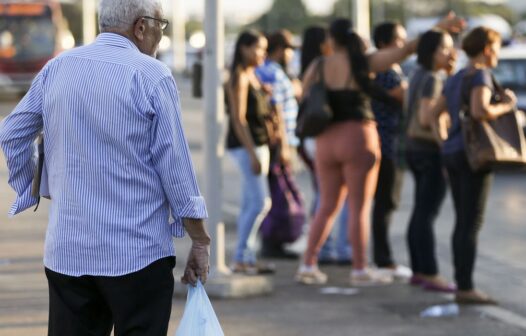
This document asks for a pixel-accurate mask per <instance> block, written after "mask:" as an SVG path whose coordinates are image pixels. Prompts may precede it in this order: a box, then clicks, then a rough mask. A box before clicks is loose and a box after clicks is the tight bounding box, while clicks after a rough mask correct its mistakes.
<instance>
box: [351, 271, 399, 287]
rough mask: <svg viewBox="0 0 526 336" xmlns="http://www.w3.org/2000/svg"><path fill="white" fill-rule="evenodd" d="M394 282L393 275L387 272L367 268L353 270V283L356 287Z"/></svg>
mask: <svg viewBox="0 0 526 336" xmlns="http://www.w3.org/2000/svg"><path fill="white" fill-rule="evenodd" d="M392 282H393V276H392V275H391V274H389V273H386V272H380V271H378V270H375V269H371V268H365V269H363V270H352V271H351V285H352V286H355V287H367V286H380V285H388V284H390V283H392Z"/></svg>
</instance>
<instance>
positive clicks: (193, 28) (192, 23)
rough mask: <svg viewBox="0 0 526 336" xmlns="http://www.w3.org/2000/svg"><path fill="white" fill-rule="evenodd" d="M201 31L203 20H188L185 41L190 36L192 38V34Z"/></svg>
mask: <svg viewBox="0 0 526 336" xmlns="http://www.w3.org/2000/svg"><path fill="white" fill-rule="evenodd" d="M202 30H204V26H203V20H198V19H189V20H188V21H186V25H185V35H186V38H187V39H188V38H190V36H192V34H193V33H195V32H197V31H202Z"/></svg>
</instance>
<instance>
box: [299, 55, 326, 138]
mask: <svg viewBox="0 0 526 336" xmlns="http://www.w3.org/2000/svg"><path fill="white" fill-rule="evenodd" d="M318 73H319V80H318V82H316V83H314V84H313V85H312V87H311V88H310V90H309V92H308V95H307V96H306V97H305V99H304V100H303V102H302V103H301V105H300V110H299V112H298V118H297V125H296V135H297V136H298V137H299V138H307V137H315V136H317V135H319V134H321V133H322V132H323V131H324V130H325V129H326V128H327V126H329V124H330V123H331V122H332V117H333V111H332V109H331V107H330V106H329V104H328V102H327V89H326V88H325V79H324V77H323V58H322V59H320V61H319V62H318Z"/></svg>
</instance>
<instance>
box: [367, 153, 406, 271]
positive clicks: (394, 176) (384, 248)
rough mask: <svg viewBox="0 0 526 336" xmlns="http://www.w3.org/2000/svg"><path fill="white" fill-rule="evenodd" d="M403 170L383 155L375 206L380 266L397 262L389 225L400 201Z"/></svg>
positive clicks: (375, 253) (375, 256)
mask: <svg viewBox="0 0 526 336" xmlns="http://www.w3.org/2000/svg"><path fill="white" fill-rule="evenodd" d="M403 177H404V175H403V171H402V170H401V169H399V168H398V167H397V166H396V162H395V161H394V160H392V159H390V158H387V157H382V161H381V163H380V172H379V174H378V185H377V187H376V193H375V196H374V208H373V219H372V222H373V223H372V226H373V259H374V263H375V264H376V266H378V267H389V266H393V265H394V264H395V262H394V260H393V256H392V253H391V244H390V243H389V225H390V223H391V217H392V215H393V211H394V210H395V209H396V208H397V207H398V205H399V203H400V192H401V188H402V182H403Z"/></svg>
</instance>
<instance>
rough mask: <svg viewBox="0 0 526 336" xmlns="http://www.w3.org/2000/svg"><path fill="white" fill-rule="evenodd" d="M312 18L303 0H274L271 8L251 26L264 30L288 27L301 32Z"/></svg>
mask: <svg viewBox="0 0 526 336" xmlns="http://www.w3.org/2000/svg"><path fill="white" fill-rule="evenodd" d="M312 20H313V17H312V16H310V14H309V13H308V11H307V7H305V4H304V3H303V1H302V0H274V2H273V3H272V7H271V8H270V10H269V11H268V12H267V13H265V14H263V15H262V16H260V17H259V18H258V19H257V20H256V21H254V22H253V23H251V24H249V26H251V27H252V28H256V29H258V30H261V31H264V32H270V31H275V30H278V29H283V28H286V29H289V30H291V31H292V32H294V33H299V32H301V31H302V30H303V29H304V27H305V26H307V25H308V24H310V23H311V22H312Z"/></svg>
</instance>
